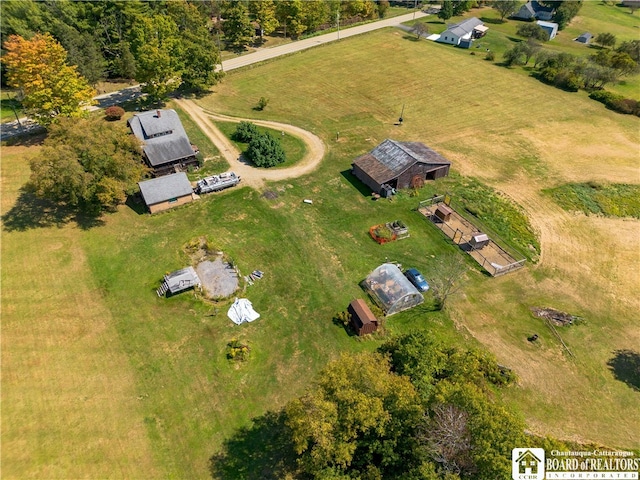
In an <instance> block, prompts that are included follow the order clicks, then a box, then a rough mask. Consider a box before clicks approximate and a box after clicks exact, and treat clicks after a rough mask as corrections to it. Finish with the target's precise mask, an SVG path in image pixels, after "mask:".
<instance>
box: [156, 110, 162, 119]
mask: <svg viewBox="0 0 640 480" xmlns="http://www.w3.org/2000/svg"><path fill="white" fill-rule="evenodd" d="M161 116H162V110H156V117H158V118H160V117H161Z"/></svg>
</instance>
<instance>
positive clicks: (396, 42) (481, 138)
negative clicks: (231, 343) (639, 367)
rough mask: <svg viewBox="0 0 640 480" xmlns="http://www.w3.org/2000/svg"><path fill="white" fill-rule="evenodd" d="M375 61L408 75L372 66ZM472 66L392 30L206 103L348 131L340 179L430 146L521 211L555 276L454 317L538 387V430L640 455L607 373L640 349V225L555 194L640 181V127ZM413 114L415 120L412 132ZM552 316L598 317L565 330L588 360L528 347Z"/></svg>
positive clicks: (484, 296)
mask: <svg viewBox="0 0 640 480" xmlns="http://www.w3.org/2000/svg"><path fill="white" fill-rule="evenodd" d="M371 49H376V50H375V51H376V52H377V55H378V56H379V57H380V58H383V57H384V58H387V59H388V58H393V59H394V61H393V62H390V61H385V62H383V63H378V64H376V65H375V68H369V66H368V65H369V64H370V58H371V57H370V55H371V53H370V52H371V51H372V50H371ZM458 52H459V51H456V50H455V49H451V48H450V47H444V46H442V45H434V44H433V43H430V42H414V41H412V40H410V39H408V38H406V35H405V34H403V33H401V32H397V31H393V30H387V31H384V32H379V33H374V34H369V35H366V36H363V37H360V38H358V39H354V40H353V41H352V42H350V43H349V44H343V45H332V46H329V47H323V49H322V51H320V50H318V51H311V52H309V53H307V54H305V55H304V56H301V55H300V56H296V57H295V58H290V59H286V60H281V61H279V62H277V63H271V64H267V65H264V66H263V67H262V68H261V69H260V70H259V71H257V70H254V71H244V72H238V73H232V74H231V75H230V76H229V79H228V81H227V82H225V83H224V84H223V85H220V86H219V87H217V88H216V93H215V94H214V95H212V96H211V97H209V98H206V99H203V100H202V104H203V105H204V106H205V107H206V108H209V109H212V110H218V111H221V112H224V113H227V114H231V115H238V116H250V115H251V113H250V108H251V105H250V104H249V103H247V102H246V101H245V99H246V98H257V97H259V96H260V95H268V96H269V98H270V99H271V104H270V107H271V111H270V112H269V113H270V115H272V116H273V118H275V119H285V118H286V119H287V120H288V121H291V122H292V123H295V124H300V125H303V126H305V128H308V129H311V130H314V129H315V130H314V131H316V132H317V133H318V132H322V134H323V135H324V137H325V138H329V139H335V136H336V132H340V134H339V141H337V142H336V141H335V140H334V141H332V142H330V144H329V149H330V152H331V154H332V157H333V158H336V159H338V163H337V164H335V166H334V169H335V170H344V169H346V168H348V166H349V164H350V162H351V161H352V159H353V158H355V157H356V156H357V155H358V154H360V153H361V152H363V151H366V150H368V149H370V148H372V146H374V145H376V144H377V143H379V142H380V141H382V140H383V139H384V138H386V137H392V138H396V139H399V140H421V141H424V142H425V143H427V144H428V145H429V146H431V147H432V148H434V149H435V150H436V151H438V152H440V153H442V154H443V155H445V156H446V157H447V158H449V159H450V160H452V161H453V162H454V164H453V168H454V169H456V170H458V171H460V172H462V173H463V174H465V175H474V176H477V177H479V178H481V179H482V180H483V181H485V182H488V183H489V184H491V185H493V186H494V187H496V188H498V189H499V190H500V191H502V192H504V193H505V194H506V195H508V196H509V197H511V198H512V199H514V200H515V201H517V202H518V203H519V204H520V205H522V206H523V207H524V208H525V211H526V212H527V214H528V215H529V216H530V218H531V219H532V221H533V224H534V227H535V228H536V229H537V231H538V232H539V233H540V235H541V246H542V255H541V261H540V264H539V265H538V266H536V267H529V268H528V269H527V270H525V271H522V272H519V273H516V274H513V275H510V276H506V277H504V278H501V279H497V280H496V281H494V282H492V283H491V285H490V286H489V285H487V284H486V282H485V280H484V279H478V281H477V282H474V283H473V284H472V285H471V286H470V287H469V288H468V291H467V296H466V299H461V300H459V301H458V302H456V303H455V312H454V313H453V316H454V318H455V319H456V320H457V322H458V323H459V325H460V326H462V327H463V328H466V329H467V330H468V331H470V332H471V333H472V334H473V335H474V336H476V338H478V339H479V340H480V341H482V342H483V343H484V344H485V345H487V346H488V347H489V348H490V349H491V350H492V351H493V352H494V353H495V354H496V355H497V356H498V358H499V359H500V360H501V361H503V362H505V363H508V364H509V365H512V366H514V368H515V369H516V371H518V373H519V374H520V375H521V377H522V387H523V388H522V389H521V390H514V391H513V392H512V393H511V394H510V395H511V396H512V399H513V401H514V402H516V403H517V404H518V406H519V407H520V408H521V410H522V411H524V412H527V420H528V421H529V423H530V424H531V425H532V427H533V429H534V430H535V431H537V432H540V433H544V432H548V433H552V434H555V435H557V436H560V437H571V438H576V439H583V440H594V441H600V442H604V443H609V444H613V445H622V444H628V445H629V446H636V447H637V446H638V443H637V441H638V439H637V436H636V435H635V433H634V432H635V431H637V430H638V427H639V426H640V425H638V424H637V423H636V424H635V425H634V426H633V427H632V426H631V425H628V424H625V425H620V424H618V423H617V421H616V418H624V417H625V416H626V414H628V412H629V411H630V408H631V407H632V406H634V405H635V408H637V407H638V398H637V394H636V393H635V392H633V391H631V390H629V389H628V387H627V386H625V385H624V384H620V383H618V382H615V381H613V380H612V377H610V372H608V370H607V368H606V362H607V360H608V359H609V358H610V357H611V356H612V355H613V353H612V352H613V351H614V350H616V349H619V348H632V349H633V348H636V347H634V345H637V344H638V343H639V341H640V330H639V329H638V327H637V325H635V323H634V322H633V320H634V319H636V318H637V314H636V312H637V309H638V307H640V300H639V299H638V297H637V295H636V293H635V292H636V291H637V288H638V285H640V278H639V276H638V275H639V273H638V268H637V266H638V261H639V260H640V259H639V255H638V252H639V251H640V224H639V223H638V222H636V221H633V220H617V219H611V220H608V219H602V218H587V217H583V216H575V215H570V214H568V213H566V212H564V211H562V210H561V209H560V208H559V207H557V206H556V205H555V204H554V203H553V201H552V200H551V199H549V198H547V197H546V196H544V195H543V194H542V193H541V190H542V189H543V188H547V187H549V186H556V185H558V184H562V183H566V182H572V181H589V180H594V181H609V182H627V183H630V182H632V183H636V184H637V183H640V174H639V170H638V119H637V118H627V117H625V116H622V115H617V114H615V113H613V112H610V111H607V110H606V109H603V108H601V107H600V106H599V105H596V104H595V102H592V101H591V100H589V99H587V98H586V95H585V94H583V93H579V94H567V93H565V92H562V91H559V90H557V89H554V88H550V87H548V86H546V85H543V84H541V83H540V82H538V81H537V80H535V79H531V78H526V77H523V76H521V75H519V74H517V73H515V72H512V71H510V70H508V69H500V68H498V67H496V66H494V65H491V64H489V63H488V62H485V61H484V60H482V59H481V58H477V57H474V56H469V55H460V54H459V53H458ZM336 59H339V60H336ZM294 64H295V65H296V69H295V70H294V69H292V68H291V66H292V65H294ZM303 72H304V73H303ZM325 72H331V76H330V77H329V76H327V75H326V73H325ZM356 72H359V73H356ZM272 78H283V79H286V82H284V81H283V82H280V83H274V82H273V81H271V80H270V79H272ZM309 98H313V99H314V102H312V103H311V102H308V101H307V99H309ZM532 99H535V101H533V100H532ZM403 105H405V112H404V117H405V122H404V124H403V126H402V127H397V126H395V125H394V122H395V120H396V119H397V117H398V114H399V113H400V110H401V108H402V106H403ZM601 138H602V139H605V138H606V139H607V141H606V144H604V145H603V144H602V143H601V142H600V141H599V139H601ZM326 165H328V162H327V164H326ZM604 165H606V168H603V166H604ZM325 171H326V170H324V169H323V170H322V171H321V172H320V173H319V176H322V175H323V174H324V172H325ZM327 175H329V173H327ZM538 304H543V305H548V306H554V305H557V306H558V308H561V309H565V310H567V311H571V312H577V313H579V314H580V315H583V316H584V317H585V318H587V319H588V323H587V324H586V325H584V326H580V327H575V328H571V329H568V330H567V331H566V332H564V331H563V334H564V335H566V337H567V338H565V341H566V342H568V344H570V345H571V348H572V349H573V351H574V353H575V354H576V358H577V360H572V359H567V358H565V357H564V356H563V355H562V352H561V349H560V348H559V347H558V345H557V344H556V343H555V342H554V341H553V339H552V337H549V338H548V339H547V340H548V341H547V342H545V343H544V345H543V347H533V346H531V345H529V344H528V342H526V336H527V334H530V332H531V333H536V332H537V333H540V332H538V330H540V324H539V323H538V322H537V321H536V320H534V319H533V318H532V317H531V315H530V314H529V313H528V308H529V307H531V306H537V305H538ZM516 319H517V321H516ZM603 331H606V332H607V335H603V334H602V332H603ZM569 398H571V399H572V401H567V400H566V399H569ZM594 411H598V412H600V411H601V412H603V413H602V415H601V416H599V415H593V412H594ZM612 425H615V427H612ZM627 427H629V428H627Z"/></svg>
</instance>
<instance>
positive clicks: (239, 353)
mask: <svg viewBox="0 0 640 480" xmlns="http://www.w3.org/2000/svg"><path fill="white" fill-rule="evenodd" d="M250 351H251V350H250V349H249V346H248V345H243V344H242V343H240V341H239V340H238V339H237V338H234V339H232V340H231V341H230V342H229V343H227V359H229V360H235V361H237V362H244V361H245V360H247V358H249V352H250Z"/></svg>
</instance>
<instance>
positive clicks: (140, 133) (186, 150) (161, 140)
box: [127, 109, 194, 167]
mask: <svg viewBox="0 0 640 480" xmlns="http://www.w3.org/2000/svg"><path fill="white" fill-rule="evenodd" d="M127 124H128V125H129V128H131V131H132V132H133V134H134V135H135V136H136V137H137V138H139V139H140V140H142V141H143V142H144V146H143V150H144V153H145V155H146V156H147V158H148V159H149V163H150V164H151V166H153V167H156V166H158V165H163V164H165V163H170V162H173V161H175V160H179V159H181V158H186V157H190V156H193V155H194V153H193V147H192V146H191V142H190V141H189V137H188V136H187V133H186V132H185V130H184V127H183V126H182V123H181V122H180V118H179V117H178V114H177V113H176V111H175V110H173V109H167V110H150V111H148V112H142V113H137V114H135V115H134V116H133V117H132V118H130V119H129V120H128V121H127ZM156 135H157V136H156Z"/></svg>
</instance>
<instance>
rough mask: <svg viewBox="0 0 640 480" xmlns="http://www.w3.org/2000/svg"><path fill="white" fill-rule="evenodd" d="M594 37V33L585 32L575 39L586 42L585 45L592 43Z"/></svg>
mask: <svg viewBox="0 0 640 480" xmlns="http://www.w3.org/2000/svg"><path fill="white" fill-rule="evenodd" d="M592 38H593V35H591V34H590V33H589V32H584V33H583V34H582V35H580V36H579V37H578V38H575V39H574V40H575V41H576V42H578V43H584V44H585V45H589V44H590V43H591V39H592Z"/></svg>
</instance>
